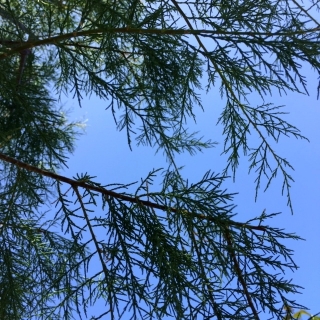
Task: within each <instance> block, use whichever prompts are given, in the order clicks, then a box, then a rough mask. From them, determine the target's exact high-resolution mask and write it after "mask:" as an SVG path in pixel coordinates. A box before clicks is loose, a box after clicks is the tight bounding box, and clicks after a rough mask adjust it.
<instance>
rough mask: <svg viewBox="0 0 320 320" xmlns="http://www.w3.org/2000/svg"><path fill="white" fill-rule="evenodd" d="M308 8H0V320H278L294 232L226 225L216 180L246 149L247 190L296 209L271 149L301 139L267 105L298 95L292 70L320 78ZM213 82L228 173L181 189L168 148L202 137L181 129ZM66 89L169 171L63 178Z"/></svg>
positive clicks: (253, 224) (72, 134)
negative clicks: (99, 107) (276, 191)
mask: <svg viewBox="0 0 320 320" xmlns="http://www.w3.org/2000/svg"><path fill="white" fill-rule="evenodd" d="M319 9H320V3H319V1H315V0H312V1H307V0H305V1H298V0H282V1H275V0H259V1H256V0H243V1H242V0H208V1H198V0H194V1H188V0H186V1H184V0H182V1H178V0H81V1H80V0H68V1H63V0H3V1H1V2H0V68H1V72H0V83H1V86H0V115H1V116H0V161H1V165H0V179H1V185H0V188H1V189H0V208H1V209H0V319H1V320H2V319H3V320H4V319H13V320H15V319H80V318H91V319H117V320H118V319H218V320H222V319H255V320H257V319H265V317H270V318H273V319H283V317H284V315H285V312H284V310H286V309H285V308H284V306H285V307H286V306H287V307H286V308H289V307H290V308H293V307H299V306H298V305H295V303H294V302H293V301H290V300H288V298H287V296H288V294H292V293H295V292H297V291H298V290H299V288H298V287H297V286H295V285H294V284H293V283H291V282H290V281H289V279H286V278H285V276H284V275H283V273H284V272H285V271H286V270H288V269H295V268H296V267H297V266H296V264H295V263H294V261H293V259H292V251H291V250H290V249H289V248H287V247H286V246H285V245H284V244H283V240H284V239H298V236H297V235H295V234H288V233H286V232H285V231H284V230H283V229H281V228H274V227H269V226H268V225H269V219H270V218H272V216H273V215H274V214H269V213H266V212H263V213H261V214H258V213H257V216H258V217H256V218H254V217H253V218H252V219H251V220H250V221H238V220H237V216H236V212H235V210H234V207H235V204H234V202H233V196H234V195H233V194H231V193H228V192H227V191H226V190H225V188H224V186H223V183H224V180H225V179H226V176H227V175H229V174H230V173H232V174H235V172H236V170H237V167H238V164H239V160H240V157H241V156H243V155H244V156H247V157H248V159H249V161H250V164H249V170H250V171H252V174H255V175H256V185H255V188H256V190H257V191H258V189H259V188H268V187H269V186H270V185H271V183H272V181H273V180H274V179H275V178H276V177H277V179H282V184H283V192H284V193H286V195H287V201H288V207H289V208H290V209H291V210H292V203H291V197H290V185H291V183H292V181H293V178H292V177H291V175H290V170H291V169H292V167H291V164H290V162H289V161H288V160H286V159H285V157H284V155H281V154H279V153H278V152H277V150H275V149H274V148H273V147H274V146H275V142H278V140H279V139H280V137H283V136H293V137H296V138H299V139H300V138H301V139H305V137H304V136H303V135H301V133H300V131H299V130H298V128H296V127H295V126H293V125H292V124H290V123H288V122H286V121H285V120H284V117H283V113H282V110H281V106H277V105H273V104H272V101H268V100H270V99H271V98H270V93H271V91H272V90H276V91H278V92H280V93H290V92H301V93H303V92H307V89H306V79H305V77H304V75H303V69H302V68H301V64H302V63H304V65H306V64H308V65H309V66H311V67H312V68H314V69H315V70H316V71H318V72H319V71H320V61H319V53H320V24H319V22H318V20H317V19H316V15H315V13H317V10H319ZM214 87H219V89H220V93H221V96H222V97H223V99H224V101H225V105H224V107H223V109H222V110H221V116H220V118H219V119H216V120H217V121H218V122H219V123H220V124H221V125H222V126H223V128H224V130H223V133H222V136H221V140H222V141H224V153H225V155H226V168H225V170H224V171H223V172H221V173H220V174H216V173H212V172H204V173H203V178H202V179H201V180H200V181H198V182H197V183H194V184H190V183H189V182H188V179H187V177H184V176H183V175H182V173H181V171H180V169H179V167H178V166H177V164H176V163H175V155H176V154H179V153H182V152H189V153H190V154H194V153H196V152H197V151H199V150H205V149H206V148H210V147H212V146H213V145H214V143H213V142H212V141H203V139H201V138H200V137H198V135H197V133H194V132H190V131H189V129H188V126H187V125H186V121H187V120H188V119H190V118H191V119H193V118H195V117H196V112H195V110H196V109H197V108H199V107H200V108H203V109H205V108H206V107H207V106H205V105H203V104H202V101H201V95H200V93H201V92H202V91H205V89H206V90H207V91H209V90H211V89H212V88H214ZM65 92H72V94H73V96H74V98H76V99H77V100H78V102H79V104H80V105H81V101H82V99H83V97H85V96H87V95H92V94H93V95H96V96H97V97H99V98H100V99H102V100H104V101H105V106H106V109H107V110H106V112H108V113H109V116H110V117H113V119H114V121H115V125H116V126H117V128H118V129H119V130H125V132H126V134H127V141H128V144H129V146H130V147H131V146H132V145H133V144H138V145H139V144H143V145H147V146H150V147H152V148H154V149H155V151H161V152H163V154H164V155H165V157H166V158H167V161H168V168H167V169H166V170H162V171H160V170H153V171H151V172H150V174H149V175H148V176H147V177H144V178H142V180H141V184H139V185H130V184H129V185H108V186H106V185H102V184H101V183H99V181H96V179H97V180H98V179H99V177H98V178H95V179H93V178H92V177H91V176H90V175H88V174H82V175H80V174H79V175H78V176H77V177H73V178H72V177H67V176H63V175H61V171H62V170H61V169H62V168H63V167H64V166H65V165H66V164H67V158H68V156H69V155H70V154H71V153H72V151H73V148H74V146H75V138H76V137H77V135H78V133H79V126H81V124H79V123H72V122H70V121H69V119H68V117H67V115H66V113H65V111H64V110H63V109H62V108H60V107H59V103H58V98H59V96H61V95H63V94H64V93H65ZM252 92H253V93H258V94H259V96H260V98H261V104H260V105H258V106H256V105H253V104H251V103H250V93H252ZM217 99H220V97H217ZM93 107H94V106H93ZM213 121H214V119H213ZM251 134H255V135H256V137H257V138H258V139H259V141H260V142H259V144H258V145H255V144H253V143H252V142H251V139H250V135H251ZM211 169H213V170H214V169H215V168H211ZM150 170H151V168H150ZM155 177H157V179H159V178H161V179H162V183H161V184H160V187H159V189H158V191H157V192H155V191H152V192H151V191H150V190H149V188H148V185H150V184H151V183H152V181H153V180H154V179H155ZM128 183H129V182H128ZM128 190H135V191H133V192H132V193H129V192H128ZM101 230H103V232H101ZM93 270H94V272H93ZM98 304H99V306H100V307H99V308H98V307H97V305H98ZM101 305H103V307H101Z"/></svg>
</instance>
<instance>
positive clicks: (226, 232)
mask: <svg viewBox="0 0 320 320" xmlns="http://www.w3.org/2000/svg"><path fill="white" fill-rule="evenodd" d="M224 237H225V239H226V241H227V244H228V251H229V254H230V255H231V258H232V260H233V268H234V271H235V273H236V274H237V277H238V279H239V282H240V283H241V285H242V288H243V292H244V294H245V296H246V299H247V301H248V304H249V307H250V309H251V310H252V313H253V315H254V317H255V319H256V320H259V319H260V318H259V315H258V312H257V310H256V308H255V306H254V304H253V301H252V299H251V296H250V293H249V290H248V287H247V284H246V281H245V280H244V278H243V275H242V271H241V269H240V266H239V262H238V260H237V257H236V255H235V250H234V246H233V241H232V237H231V235H230V232H229V230H228V227H226V228H225V230H224Z"/></svg>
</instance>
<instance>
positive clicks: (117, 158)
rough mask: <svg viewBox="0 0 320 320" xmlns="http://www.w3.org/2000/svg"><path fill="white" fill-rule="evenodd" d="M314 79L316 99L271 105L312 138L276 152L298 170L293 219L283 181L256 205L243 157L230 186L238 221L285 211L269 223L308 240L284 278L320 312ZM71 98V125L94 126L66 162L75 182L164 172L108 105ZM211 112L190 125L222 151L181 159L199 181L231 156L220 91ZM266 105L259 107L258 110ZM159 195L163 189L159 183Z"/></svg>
mask: <svg viewBox="0 0 320 320" xmlns="http://www.w3.org/2000/svg"><path fill="white" fill-rule="evenodd" d="M305 74H306V75H307V78H308V89H309V93H310V96H303V95H298V94H292V93H288V95H287V96H283V97H279V96H278V95H277V94H274V95H273V96H272V97H268V98H267V99H266V100H267V102H272V103H274V104H275V105H286V106H287V107H286V109H285V110H286V111H289V112H290V114H289V115H287V116H285V117H286V119H287V120H288V121H289V122H290V123H292V124H294V125H296V126H297V127H298V128H299V129H301V131H302V134H304V135H305V136H306V137H308V138H309V139H310V143H308V142H306V141H303V140H296V139H294V138H293V137H291V138H286V139H282V140H281V141H280V143H279V144H278V145H277V146H276V150H277V151H278V153H279V154H281V155H282V156H284V157H286V158H287V159H288V160H289V161H290V162H291V164H292V165H293V166H294V168H295V171H294V172H292V176H293V178H294V180H295V183H294V184H293V186H292V190H291V193H292V199H293V207H294V215H291V213H290V210H289V208H288V207H287V206H286V197H285V196H283V197H282V196H281V184H280V182H281V180H280V179H281V178H280V177H279V180H278V182H276V183H273V184H272V185H271V187H270V189H269V190H268V191H267V192H266V193H263V190H262V189H261V192H260V194H259V198H258V201H257V202H256V203H255V202H254V194H255V189H254V179H255V175H254V174H251V175H248V163H247V160H246V159H245V158H243V159H242V163H241V165H240V167H239V170H238V173H237V176H236V182H235V183H233V182H232V180H231V179H230V180H229V181H228V182H227V183H225V185H224V186H225V187H228V188H229V191H233V192H239V195H238V196H236V198H235V203H236V204H237V205H238V207H237V209H236V211H237V212H238V213H239V215H238V219H237V220H238V221H245V220H247V219H249V218H253V217H256V216H258V215H259V214H260V213H261V212H262V211H263V210H264V209H266V211H267V213H272V212H279V211H281V212H282V215H281V216H279V217H277V218H275V219H273V220H270V221H269V224H270V225H273V226H277V227H279V228H284V229H285V230H286V231H287V232H295V233H297V234H298V235H299V236H301V237H303V238H305V239H306V241H299V242H297V241H291V242H289V243H288V246H289V247H290V248H292V249H294V251H295V255H294V258H295V261H296V263H297V264H298V265H299V266H300V269H299V270H298V271H296V272H295V273H294V274H290V273H288V274H287V275H286V278H293V282H294V283H296V284H299V285H301V286H303V287H304V288H305V289H304V290H303V292H302V295H300V296H296V300H297V301H298V302H299V303H301V304H304V305H306V306H308V307H309V308H310V311H311V312H312V313H316V312H320V297H319V288H320V267H319V266H320V250H319V247H320V232H319V227H320V214H319V208H320V179H319V178H320V125H319V123H320V100H319V101H317V100H316V96H317V92H316V89H317V75H316V74H314V73H313V72H311V71H310V72H309V69H308V67H306V68H305ZM71 96H72V94H70V97H69V98H67V99H66V100H64V102H66V105H65V106H66V107H72V109H73V111H72V113H71V114H70V116H71V118H72V119H77V120H81V119H88V121H87V128H86V130H85V134H84V135H83V136H81V137H80V138H79V140H78V142H77V147H76V150H75V152H74V154H73V155H72V156H71V157H70V160H69V162H68V166H69V169H68V170H65V172H63V174H65V175H66V176H69V177H71V176H74V175H75V174H76V173H85V172H87V173H89V174H90V175H92V176H97V178H96V181H98V182H100V183H102V184H109V183H117V182H119V183H130V182H133V181H139V180H140V179H141V178H144V177H145V176H146V175H147V174H148V172H149V171H151V170H152V169H153V168H160V167H166V162H165V159H164V157H163V156H162V154H161V153H160V154H157V155H155V150H152V149H150V148H147V147H137V146H136V145H135V144H134V143H133V151H130V149H129V147H128V145H127V141H126V133H125V132H120V133H119V132H117V131H116V126H115V124H114V122H113V118H112V114H111V112H110V110H105V107H106V106H107V103H106V102H104V101H100V100H99V99H97V98H95V97H91V99H85V100H84V101H83V108H80V107H78V105H77V101H76V100H71ZM202 99H203V104H204V106H205V112H202V111H201V110H200V109H199V110H198V111H197V112H196V114H197V124H196V125H194V124H193V123H192V122H191V121H190V127H192V128H195V130H197V131H200V135H204V137H205V138H207V139H212V140H214V141H217V142H219V144H218V145H217V146H216V148H213V149H209V150H205V151H204V153H198V154H197V155H195V156H190V155H188V154H184V155H180V156H179V157H177V161H178V164H179V165H184V166H185V168H184V170H183V172H184V174H185V177H186V178H188V179H189V180H190V181H192V182H195V181H197V180H198V179H200V178H201V177H202V175H203V174H204V173H205V172H206V171H207V170H212V171H215V172H219V171H220V170H221V169H223V168H224V165H225V163H226V156H221V151H222V148H223V139H224V138H223V137H222V129H221V127H219V126H216V122H217V119H218V117H219V115H220V113H221V111H222V108H223V106H224V101H223V100H221V98H220V94H219V92H218V88H216V89H215V90H213V91H211V92H210V93H209V94H207V95H205V94H204V95H203V97H202ZM259 103H260V101H258V100H256V101H255V100H253V104H259ZM154 187H155V189H156V188H157V187H158V186H157V184H155V186H154Z"/></svg>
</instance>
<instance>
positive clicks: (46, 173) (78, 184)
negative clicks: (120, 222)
mask: <svg viewBox="0 0 320 320" xmlns="http://www.w3.org/2000/svg"><path fill="white" fill-rule="evenodd" d="M0 159H1V160H3V161H5V162H8V163H11V164H13V165H15V166H17V167H19V168H22V169H25V170H28V171H30V172H35V173H38V174H40V175H42V176H45V177H49V178H52V179H54V180H56V181H61V182H64V183H67V184H69V185H70V186H71V187H72V188H75V187H81V188H84V189H87V190H92V191H96V192H99V193H100V194H103V195H104V196H106V197H112V198H116V199H120V200H123V201H128V202H131V203H136V204H138V205H143V206H146V207H150V208H153V209H159V210H162V211H166V212H174V213H178V212H180V213H181V210H178V209H176V208H174V207H168V206H164V205H160V204H157V203H155V202H151V201H147V200H142V199H140V198H139V197H130V196H127V195H124V194H121V193H117V192H114V191H111V190H107V189H105V188H103V187H99V186H94V185H91V184H89V183H87V182H85V181H81V180H74V179H70V178H67V177H65V176H61V175H59V174H56V173H54V172H51V171H48V170H44V169H40V168H38V167H34V166H31V165H30V164H27V163H25V162H22V161H20V160H17V159H15V158H12V157H9V156H7V155H5V154H3V153H0ZM183 214H185V215H190V216H192V217H194V218H197V219H200V220H208V221H211V222H213V223H219V221H218V219H216V218H215V217H210V216H206V215H203V214H199V213H195V212H189V211H186V210H184V211H183ZM228 224H229V225H231V226H233V227H235V228H246V229H249V230H257V231H267V229H268V227H266V226H263V225H256V226H253V225H249V224H247V223H241V222H236V221H232V220H230V221H228Z"/></svg>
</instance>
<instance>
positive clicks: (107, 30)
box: [0, 27, 315, 59]
mask: <svg viewBox="0 0 320 320" xmlns="http://www.w3.org/2000/svg"><path fill="white" fill-rule="evenodd" d="M314 31H315V29H314V28H312V29H307V30H301V31H294V32H274V33H271V32H232V31H223V30H219V31H216V30H206V29H199V30H186V29H141V28H129V27H124V28H106V27H101V28H97V29H93V30H83V31H79V32H77V31H74V32H70V33H66V34H62V35H58V36H54V37H50V38H46V39H42V40H37V39H36V40H33V39H31V40H30V39H29V40H28V41H26V42H24V44H23V45H21V46H20V47H17V48H13V49H12V50H10V52H7V53H3V54H1V55H0V59H4V58H7V57H9V56H11V55H13V54H15V53H17V52H20V51H21V50H24V49H28V48H30V49H31V48H34V47H39V46H43V45H50V44H53V45H58V44H59V43H60V42H62V41H64V40H68V39H72V38H77V37H86V36H93V35H102V34H106V33H111V34H112V33H124V34H150V35H151V34H158V35H195V36H199V35H204V34H210V35H212V36H214V35H231V36H252V37H257V36H267V37H273V36H290V35H298V34H306V33H310V32H314Z"/></svg>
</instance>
